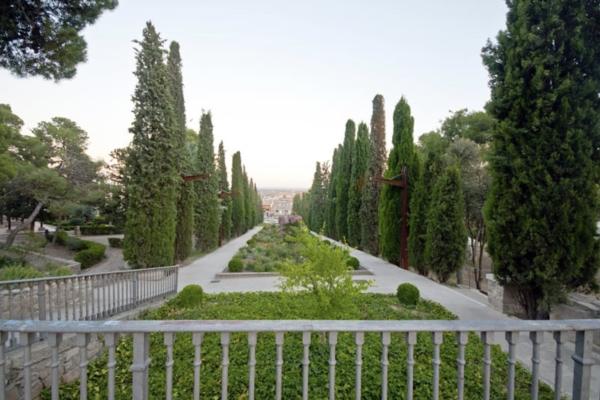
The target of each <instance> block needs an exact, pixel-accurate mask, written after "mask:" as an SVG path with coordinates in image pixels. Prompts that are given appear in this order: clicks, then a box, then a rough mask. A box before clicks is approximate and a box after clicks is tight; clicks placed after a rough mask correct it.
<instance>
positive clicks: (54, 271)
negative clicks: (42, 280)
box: [44, 264, 74, 276]
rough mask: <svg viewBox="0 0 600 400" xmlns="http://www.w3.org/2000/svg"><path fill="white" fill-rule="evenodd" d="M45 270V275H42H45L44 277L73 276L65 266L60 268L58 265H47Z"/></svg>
mask: <svg viewBox="0 0 600 400" xmlns="http://www.w3.org/2000/svg"><path fill="white" fill-rule="evenodd" d="M45 270H46V273H45V274H44V275H46V276H68V275H74V274H73V271H72V270H71V268H69V267H65V266H60V265H53V264H47V265H46V267H45Z"/></svg>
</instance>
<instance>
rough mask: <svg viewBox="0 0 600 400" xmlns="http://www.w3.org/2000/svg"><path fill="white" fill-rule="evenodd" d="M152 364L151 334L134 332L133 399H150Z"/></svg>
mask: <svg viewBox="0 0 600 400" xmlns="http://www.w3.org/2000/svg"><path fill="white" fill-rule="evenodd" d="M149 364H150V335H149V334H148V333H134V334H133V363H132V364H131V373H132V383H133V387H132V389H133V397H132V398H133V400H146V399H148V365H149Z"/></svg>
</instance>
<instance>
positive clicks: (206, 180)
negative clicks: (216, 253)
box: [194, 112, 221, 251]
mask: <svg viewBox="0 0 600 400" xmlns="http://www.w3.org/2000/svg"><path fill="white" fill-rule="evenodd" d="M196 173H197V174H199V175H200V176H201V177H202V179H201V180H199V181H196V182H194V190H195V191H196V203H195V217H194V221H195V223H196V224H195V226H194V230H195V235H196V248H197V249H199V250H202V251H208V250H212V249H214V248H215V247H217V246H218V244H219V226H220V223H221V221H220V218H221V212H220V209H219V176H218V175H217V171H216V166H215V152H214V146H213V124H212V116H211V114H210V112H207V113H203V114H202V117H201V118H200V133H199V135H198V153H197V158H196Z"/></svg>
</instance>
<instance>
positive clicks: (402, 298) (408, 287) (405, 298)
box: [396, 283, 420, 307]
mask: <svg viewBox="0 0 600 400" xmlns="http://www.w3.org/2000/svg"><path fill="white" fill-rule="evenodd" d="M396 297H398V301H399V302H400V304H402V305H403V306H406V307H415V306H416V305H417V304H418V303H419V297H420V293H419V289H418V288H417V287H416V286H415V285H413V284H411V283H402V284H400V285H398V289H396Z"/></svg>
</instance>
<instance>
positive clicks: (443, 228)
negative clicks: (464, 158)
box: [425, 167, 467, 282]
mask: <svg viewBox="0 0 600 400" xmlns="http://www.w3.org/2000/svg"><path fill="white" fill-rule="evenodd" d="M464 209H465V205H464V199H463V193H462V188H461V182H460V173H459V171H458V168H456V167H450V168H447V169H446V170H445V171H444V174H443V175H442V176H441V177H440V178H439V179H438V180H437V182H436V184H435V188H434V190H433V196H432V198H431V204H430V209H429V215H428V217H427V238H426V239H427V240H426V247H425V249H426V250H425V254H426V257H427V261H428V263H429V266H430V267H431V269H432V271H433V272H435V274H436V276H437V277H438V279H439V280H440V281H441V282H446V281H447V280H448V278H449V277H450V275H451V274H452V273H454V272H456V271H458V269H459V268H461V267H462V265H463V262H464V259H465V250H466V248H467V230H466V228H465V222H464Z"/></svg>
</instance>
